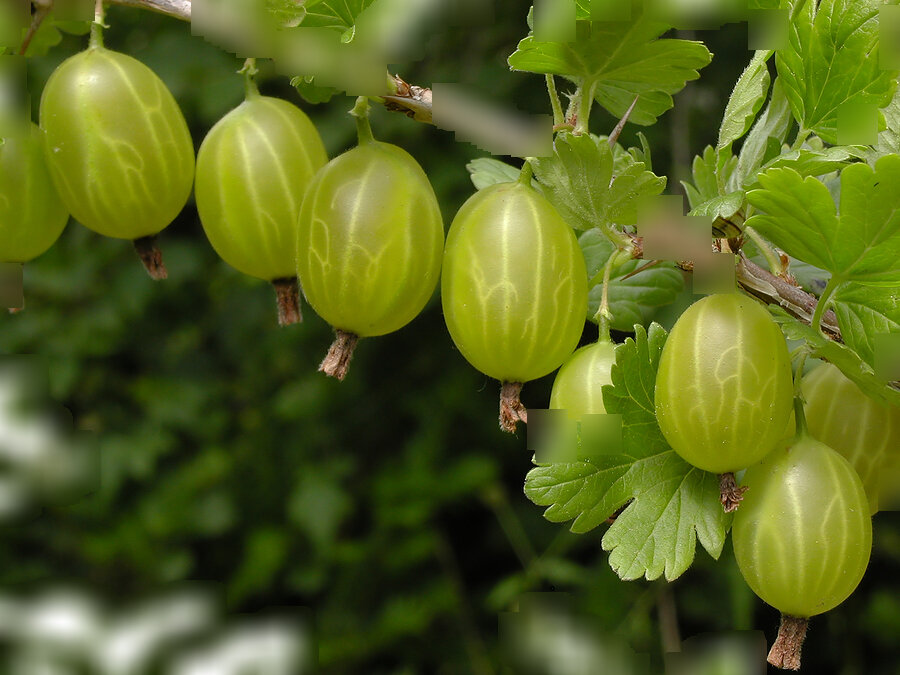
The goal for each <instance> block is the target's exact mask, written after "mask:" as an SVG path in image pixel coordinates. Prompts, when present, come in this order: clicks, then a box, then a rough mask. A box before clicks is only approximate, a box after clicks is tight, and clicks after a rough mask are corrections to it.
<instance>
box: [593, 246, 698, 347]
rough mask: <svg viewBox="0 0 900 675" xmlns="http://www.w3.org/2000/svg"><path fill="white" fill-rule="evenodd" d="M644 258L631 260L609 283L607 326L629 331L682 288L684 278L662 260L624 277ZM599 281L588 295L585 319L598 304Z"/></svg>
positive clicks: (670, 301) (666, 303)
mask: <svg viewBox="0 0 900 675" xmlns="http://www.w3.org/2000/svg"><path fill="white" fill-rule="evenodd" d="M645 263H646V261H641V260H633V261H629V262H627V263H625V264H624V265H623V266H622V267H620V268H619V270H618V272H617V275H616V278H614V279H610V282H609V291H608V293H609V299H608V300H609V311H610V313H611V314H612V318H611V320H610V323H609V325H610V328H613V329H614V330H618V331H622V332H623V333H624V332H631V331H632V330H633V329H634V325H635V324H640V325H646V324H647V323H649V322H650V320H651V319H652V318H653V315H654V312H655V311H656V310H657V309H658V308H659V307H664V306H665V305H670V304H672V303H673V302H675V300H676V299H677V298H678V294H679V293H681V291H682V290H683V289H684V277H683V276H682V274H681V272H680V271H679V270H678V269H676V268H675V265H674V263H671V262H664V263H660V264H658V265H656V266H654V267H650V268H647V269H645V270H642V271H641V272H639V273H638V274H635V275H634V276H632V277H629V278H627V279H625V278H624V276H625V275H627V274H629V273H631V272H634V271H635V270H636V269H637V268H638V267H639V266H640V265H643V264H645ZM602 293H603V286H602V284H597V285H596V286H594V287H593V288H592V289H591V291H590V294H589V295H588V318H589V319H591V320H594V316H595V315H596V313H597V310H598V309H599V307H600V298H601V295H602Z"/></svg>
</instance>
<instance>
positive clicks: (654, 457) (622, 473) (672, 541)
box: [525, 324, 730, 581]
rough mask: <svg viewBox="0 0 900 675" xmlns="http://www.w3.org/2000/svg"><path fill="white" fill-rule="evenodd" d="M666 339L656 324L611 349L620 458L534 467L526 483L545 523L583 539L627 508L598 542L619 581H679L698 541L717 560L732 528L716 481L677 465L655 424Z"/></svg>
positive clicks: (609, 396) (610, 393) (608, 401)
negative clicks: (657, 384) (655, 397)
mask: <svg viewBox="0 0 900 675" xmlns="http://www.w3.org/2000/svg"><path fill="white" fill-rule="evenodd" d="M665 339H666V333H665V331H664V330H663V329H662V328H661V327H660V326H659V325H658V324H652V325H651V326H650V330H649V333H648V332H646V331H645V330H644V328H643V327H642V326H635V338H634V339H631V338H629V339H628V340H626V341H625V343H624V344H622V345H619V346H618V347H617V348H616V364H615V366H613V370H612V386H609V385H607V386H605V387H604V391H603V401H604V405H605V406H606V409H607V410H608V411H609V412H610V413H615V414H620V415H622V440H623V447H624V454H622V455H600V456H599V457H598V458H597V459H596V460H595V461H593V462H576V463H567V464H550V465H546V466H538V467H536V468H534V469H532V470H531V471H530V472H529V473H528V476H527V478H526V481H525V494H526V495H527V496H528V498H529V499H531V500H532V501H533V502H534V503H535V504H538V505H540V506H547V507H548V508H547V510H546V511H545V512H544V517H546V518H547V519H548V520H550V521H552V522H564V521H568V520H573V519H574V522H573V523H572V526H571V529H572V531H573V532H587V531H589V530H591V529H593V528H595V527H597V526H598V525H599V524H600V523H602V522H603V521H604V520H606V518H608V517H609V516H611V515H612V514H613V513H615V512H616V511H617V510H619V509H620V508H622V507H625V508H624V510H623V511H622V512H621V513H620V514H619V515H618V517H617V518H616V521H615V522H614V523H613V525H612V526H611V527H610V528H609V529H608V530H607V531H606V534H605V535H604V536H603V539H602V546H603V548H604V550H607V551H610V556H609V564H610V566H611V567H612V569H613V570H614V571H615V572H616V573H617V574H618V575H619V576H620V577H621V578H623V579H637V578H639V577H642V576H643V577H646V578H647V579H651V580H652V579H656V578H658V577H659V576H661V575H663V574H664V575H665V578H666V579H667V580H669V581H671V580H672V579H675V578H677V577H678V576H680V575H681V574H682V573H684V571H685V570H687V569H688V567H690V565H691V562H692V561H693V559H694V553H695V550H696V542H697V540H699V541H700V544H701V545H702V546H703V547H704V548H705V549H706V550H707V551H708V552H709V553H710V555H712V556H713V557H714V558H718V556H719V554H720V553H721V551H722V546H723V544H724V542H725V532H726V530H727V528H728V525H729V523H730V516H728V515H726V514H725V513H724V511H723V510H722V506H721V504H720V503H719V486H718V479H717V478H716V476H714V475H713V474H710V473H707V472H705V471H701V470H699V469H697V468H695V467H692V466H690V465H689V464H687V463H686V462H685V461H684V460H682V459H681V458H680V457H678V455H676V454H675V452H674V451H673V450H672V449H671V448H670V447H669V446H668V444H667V443H666V441H665V439H664V438H663V435H662V432H661V431H660V430H659V426H658V425H657V423H656V416H655V414H654V405H653V391H654V385H655V381H656V369H657V367H658V363H659V355H660V352H661V351H662V346H663V343H664V342H665Z"/></svg>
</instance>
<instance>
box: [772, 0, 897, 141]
mask: <svg viewBox="0 0 900 675" xmlns="http://www.w3.org/2000/svg"><path fill="white" fill-rule="evenodd" d="M816 4H817V3H816V2H814V1H812V0H809V1H808V2H806V5H805V7H804V9H803V11H801V13H800V16H799V17H798V18H797V20H796V21H795V22H794V23H793V24H792V25H791V27H790V33H789V46H788V47H787V48H785V49H782V50H779V51H778V53H777V54H776V57H775V64H776V67H777V69H778V75H779V77H780V78H781V79H782V80H783V83H784V87H785V93H786V94H787V97H788V100H789V101H790V104H791V110H792V111H793V113H794V117H795V118H796V119H797V121H798V122H800V125H801V127H803V128H804V129H809V130H811V131H813V132H815V133H816V134H818V135H819V136H820V137H821V138H822V139H823V140H825V141H827V142H828V143H832V144H835V143H837V117H838V109H839V108H840V107H841V106H842V105H844V104H874V105H875V106H876V107H878V108H883V107H884V106H886V105H887V104H888V103H889V102H890V101H891V97H892V96H893V94H894V90H895V87H896V86H897V84H896V81H895V78H896V77H897V71H894V70H885V69H882V68H881V66H880V65H879V59H878V58H877V54H878V37H879V26H878V12H879V9H880V8H881V7H882V6H884V4H885V3H884V2H882V0H822V2H821V3H819V6H818V10H816V9H815V8H816ZM889 4H896V0H892V2H890V3H889Z"/></svg>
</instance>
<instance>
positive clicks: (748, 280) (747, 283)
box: [631, 235, 841, 342]
mask: <svg viewBox="0 0 900 675" xmlns="http://www.w3.org/2000/svg"><path fill="white" fill-rule="evenodd" d="M631 246H632V249H631V251H632V257H633V258H635V259H643V257H644V240H643V238H642V237H636V236H634V235H631ZM676 265H677V266H678V267H679V268H681V269H683V270H686V271H688V272H690V271H692V270H693V269H694V264H693V262H691V261H689V260H682V261H678V262H676ZM735 274H736V277H737V282H738V283H739V284H740V285H741V287H742V288H743V289H744V290H745V291H747V292H748V293H750V294H751V295H754V296H756V297H757V298H759V299H760V300H763V301H764V302H766V303H770V304H774V305H780V306H781V307H783V308H784V309H785V311H787V312H788V314H790V315H791V316H793V317H795V318H797V319H800V320H801V321H803V322H805V323H807V324H809V323H811V322H812V315H813V312H814V311H815V309H816V303H817V302H818V301H819V299H818V298H817V297H816V296H814V295H812V294H811V293H807V292H806V291H804V290H803V289H802V288H800V287H799V286H796V285H794V284H791V283H790V282H788V281H787V280H785V279H782V278H780V277H777V276H775V275H774V274H772V273H771V272H769V271H768V270H765V269H763V268H762V267H760V266H759V265H757V264H756V263H755V262H753V261H752V260H748V259H747V258H746V257H744V256H743V255H741V257H740V259H739V261H738V264H737V268H736V270H735ZM822 330H823V331H824V332H825V334H826V335H827V336H828V337H830V338H831V339H832V340H835V341H836V342H840V341H841V329H840V328H839V327H838V323H837V316H836V315H835V313H834V312H833V311H832V310H828V311H827V312H825V314H824V315H823V316H822Z"/></svg>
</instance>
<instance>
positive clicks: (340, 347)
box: [319, 330, 359, 380]
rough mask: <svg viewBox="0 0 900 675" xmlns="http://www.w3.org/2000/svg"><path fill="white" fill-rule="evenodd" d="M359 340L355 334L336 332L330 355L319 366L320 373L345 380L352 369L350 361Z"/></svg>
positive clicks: (329, 351)
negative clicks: (348, 371)
mask: <svg viewBox="0 0 900 675" xmlns="http://www.w3.org/2000/svg"><path fill="white" fill-rule="evenodd" d="M358 340H359V336H358V335H356V334H354V333H348V332H347V331H343V330H335V331H334V342H332V343H331V347H330V348H329V349H328V353H327V354H326V355H325V358H324V359H322V363H321V364H319V371H321V372H323V373H325V374H326V375H328V376H329V377H336V378H337V379H339V380H343V379H344V378H345V377H346V376H347V370H349V368H350V359H352V358H353V350H354V348H355V347H356V343H357V341H358Z"/></svg>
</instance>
